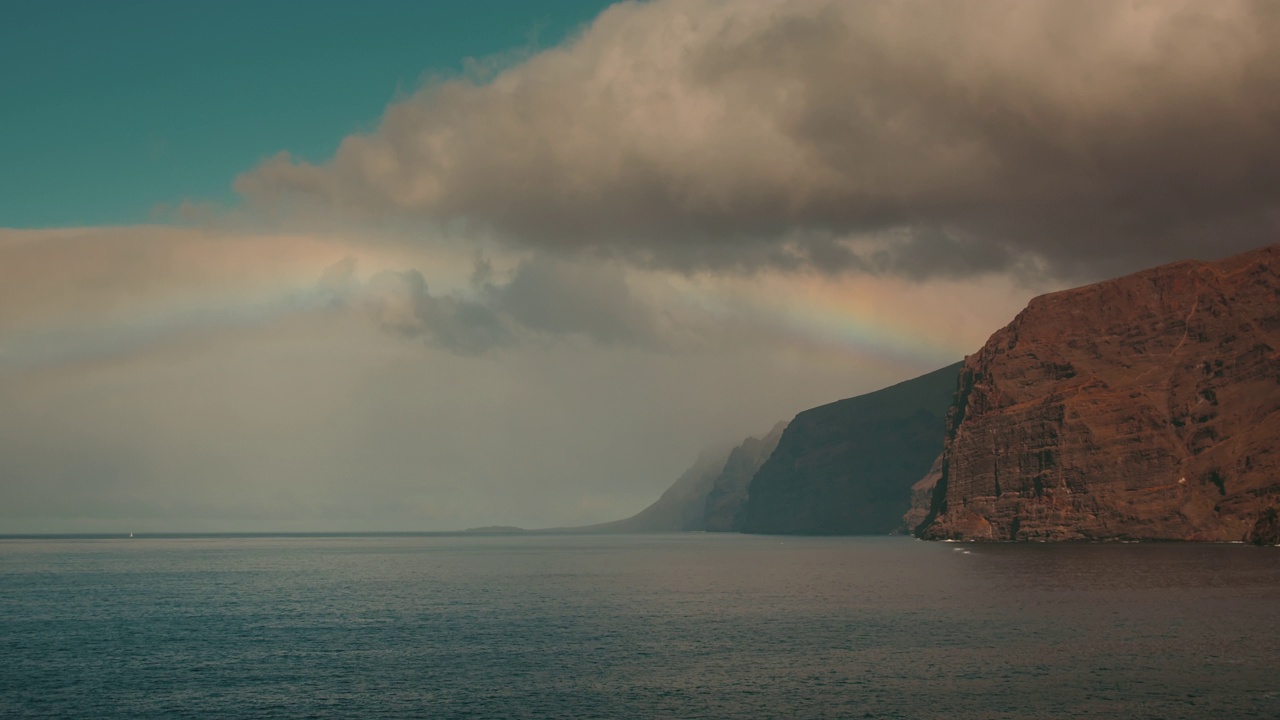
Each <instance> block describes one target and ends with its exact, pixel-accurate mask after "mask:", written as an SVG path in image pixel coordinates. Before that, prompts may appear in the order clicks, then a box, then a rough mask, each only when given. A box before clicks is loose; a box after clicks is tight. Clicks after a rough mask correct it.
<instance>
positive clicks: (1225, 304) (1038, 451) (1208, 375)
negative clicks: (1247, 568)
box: [917, 246, 1280, 541]
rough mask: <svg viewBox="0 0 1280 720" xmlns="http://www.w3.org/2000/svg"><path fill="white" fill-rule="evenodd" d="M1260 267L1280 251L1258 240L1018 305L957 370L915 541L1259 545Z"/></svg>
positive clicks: (1279, 451) (1276, 452) (1277, 370)
mask: <svg viewBox="0 0 1280 720" xmlns="http://www.w3.org/2000/svg"><path fill="white" fill-rule="evenodd" d="M1278 272H1280V246H1272V247H1268V248H1263V249H1260V250H1256V251H1254V252H1251V253H1247V254H1245V255H1241V256H1237V257H1234V258H1230V259H1227V260H1222V261H1219V262H1213V263H1206V262H1195V261H1187V262H1180V263H1174V264H1172V265H1166V266H1163V267H1159V268H1155V269H1153V270H1148V271H1145V272H1141V273H1137V274H1135V275H1131V276H1128V277H1124V278H1120V279H1117V280H1111V281H1107V282H1103V283H1098V284H1095V285H1089V286H1087V287H1082V288H1077V289H1074V290H1067V291H1064V292H1059V293H1053V294H1050V295H1045V296H1042V297H1039V298H1036V299H1035V300H1033V301H1032V302H1031V304H1030V305H1028V306H1027V308H1026V310H1024V311H1023V312H1022V313H1021V314H1019V315H1018V317H1017V318H1015V319H1014V321H1013V322H1012V323H1010V324H1009V325H1008V326H1007V327H1005V328H1004V329H1002V330H1000V331H999V332H997V333H996V334H995V335H993V336H992V337H991V339H990V340H988V341H987V344H986V345H985V346H983V348H982V349H981V350H980V351H979V352H978V353H977V354H975V355H972V356H970V357H969V358H968V359H967V360H966V361H965V363H964V368H963V370H962V371H961V374H960V388H959V392H958V393H957V395H956V402H955V405H954V406H953V407H952V409H951V410H950V412H949V414H948V418H947V440H946V446H945V450H944V454H943V461H942V467H941V473H940V477H939V479H938V482H937V486H936V488H935V490H934V492H933V497H932V503H931V508H930V512H929V515H928V517H926V518H925V519H924V520H923V521H922V522H921V524H920V525H919V527H918V528H917V533H918V534H919V535H920V536H922V537H926V538H935V539H942V538H949V539H981V540H1077V539H1079V540H1096V539H1126V538H1132V539H1178V540H1241V539H1245V538H1246V537H1248V538H1249V539H1252V540H1255V541H1258V540H1265V539H1267V538H1268V537H1269V535H1270V534H1274V531H1273V526H1274V524H1275V523H1274V517H1275V515H1274V513H1272V512H1270V511H1271V510H1272V509H1273V508H1274V507H1275V506H1276V505H1277V504H1278V503H1280V352H1278V351H1277V348H1280V277H1278ZM1268 518H1270V520H1269V519H1268Z"/></svg>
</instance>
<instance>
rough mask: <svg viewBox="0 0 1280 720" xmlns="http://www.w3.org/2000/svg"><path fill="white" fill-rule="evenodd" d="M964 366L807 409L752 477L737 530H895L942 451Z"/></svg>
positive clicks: (811, 532) (832, 532)
mask: <svg viewBox="0 0 1280 720" xmlns="http://www.w3.org/2000/svg"><path fill="white" fill-rule="evenodd" d="M959 370H960V364H959V363H956V364H954V365H951V366H948V367H945V368H943V369H941V370H935V371H934V372H931V373H929V374H927V375H922V376H920V377H918V378H915V379H913V380H908V381H906V382H902V383H898V384H897V385H894V386H892V387H888V388H885V389H883V390H878V391H876V392H873V393H868V394H866V395H860V396H858V397H855V398H849V399H846V400H840V401H838V402H834V403H831V404H828V405H823V406H821V407H816V408H813V409H811V410H806V411H804V412H802V413H800V414H799V415H797V416H796V417H795V419H794V420H792V421H791V424H790V425H788V426H787V429H786V431H785V432H783V434H782V438H781V440H780V441H779V442H778V447H777V449H775V450H774V451H773V454H772V455H770V456H769V459H768V460H767V461H765V463H764V465H763V466H761V468H760V470H759V472H757V473H756V475H755V477H754V478H753V479H752V480H751V485H750V489H749V491H748V499H747V505H746V511H745V513H744V515H743V522H742V527H741V529H742V531H743V532H751V533H765V534H804V535H863V534H884V533H889V532H893V531H894V530H896V529H898V528H899V527H900V525H901V522H902V516H903V513H905V512H906V511H907V509H908V507H909V505H910V503H911V486H912V484H913V483H915V482H916V481H917V480H919V479H920V477H921V476H922V475H924V474H925V472H926V471H928V469H929V466H930V465H931V464H932V463H933V461H934V459H935V458H936V457H937V456H938V454H939V453H940V452H941V450H942V442H943V435H944V432H943V431H944V418H945V416H946V413H947V408H948V407H950V405H951V401H952V396H953V394H954V392H955V389H956V377H957V374H958V372H959Z"/></svg>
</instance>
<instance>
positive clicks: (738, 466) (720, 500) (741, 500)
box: [703, 422, 787, 532]
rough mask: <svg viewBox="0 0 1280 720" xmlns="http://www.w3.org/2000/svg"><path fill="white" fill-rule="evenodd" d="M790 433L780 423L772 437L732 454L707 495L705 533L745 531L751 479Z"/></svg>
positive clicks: (751, 440)
mask: <svg viewBox="0 0 1280 720" xmlns="http://www.w3.org/2000/svg"><path fill="white" fill-rule="evenodd" d="M786 429H787V423H785V422H780V423H778V424H777V425H774V426H773V429H772V430H770V431H769V434H768V435H765V436H764V437H762V438H747V439H746V440H745V441H744V442H743V443H742V444H741V445H739V446H738V447H736V448H734V449H733V452H731V453H729V459H728V460H726V461H725V464H724V468H723V469H722V470H721V471H720V475H719V476H717V477H716V479H715V482H714V483H713V484H712V487H711V491H710V492H709V493H707V500H706V512H705V519H704V527H703V529H705V530H707V531H708V532H735V531H738V530H741V529H742V522H743V519H744V513H743V511H744V509H745V508H746V505H747V489H748V487H750V485H751V478H753V477H755V474H756V472H758V471H759V470H760V466H761V465H764V462H765V461H766V460H768V459H769V456H770V455H772V454H773V451H774V449H775V448H777V447H778V441H779V440H781V439H782V432H783V431H784V430H786Z"/></svg>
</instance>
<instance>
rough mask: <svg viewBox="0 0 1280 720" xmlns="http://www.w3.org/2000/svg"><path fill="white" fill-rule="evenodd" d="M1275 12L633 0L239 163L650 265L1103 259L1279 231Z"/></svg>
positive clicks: (295, 185)
mask: <svg viewBox="0 0 1280 720" xmlns="http://www.w3.org/2000/svg"><path fill="white" fill-rule="evenodd" d="M1276 87H1280V6H1277V5H1276V4H1275V3H1272V2H1265V1H1261V0H1259V1H1257V2H1253V1H1250V0H1222V1H1221V2H1214V3H1204V2H1199V1H1198V0H1167V1H1162V2H1141V1H1137V0H1135V1H1134V2H1111V1H1107V2H1103V1H1101V0H1044V1H1042V2H1023V1H1022V0H992V1H990V2H982V3H937V2H912V1H909V0H908V1H902V2H888V1H886V2H874V1H868V2H856V3H851V2H843V1H841V0H796V1H794V2H787V3H770V2H752V3H726V2H718V1H716V0H689V1H676V0H666V1H660V2H653V3H646V4H639V3H621V4H619V5H616V6H614V7H612V8H610V9H608V10H606V11H605V12H604V13H603V14H601V15H600V16H599V18H597V20H596V21H595V22H594V23H593V24H592V26H591V27H590V28H589V29H587V30H586V31H585V32H584V33H583V34H582V35H581V36H580V37H578V38H577V39H575V40H573V41H572V42H570V43H568V44H566V45H564V46H562V47H559V48H555V49H552V50H548V51H546V52H543V53H540V54H537V55H535V56H533V57H531V58H529V59H528V60H526V61H525V62H523V63H521V64H519V65H516V66H514V67H512V68H510V69H508V70H506V71H505V72H502V73H500V74H498V75H497V76H496V77H495V78H493V79H492V80H491V81H488V82H484V83H478V82H472V81H467V80H458V81H451V82H443V83H437V84H434V85H431V86H429V87H426V88H425V89H423V90H422V91H420V92H419V93H417V94H416V95H414V96H412V97H410V98H409V99H407V100H404V101H401V102H397V103H395V104H393V105H391V106H390V107H389V108H388V109H387V111H386V114H385V115H384V117H383V118H382V122H381V125H380V127H379V128H378V129H377V130H376V131H375V132H373V133H370V134H361V135H352V136H350V137H347V138H346V139H345V140H344V141H343V142H342V144H341V146H340V148H339V149H338V151H337V153H336V155H335V156H334V157H333V159H332V160H331V161H329V162H327V163H325V164H321V165H312V164H309V163H307V162H303V161H298V160H295V159H293V158H291V157H289V156H288V155H287V154H281V155H279V156H276V157H274V158H271V159H269V160H267V161H265V162H263V163H262V164H261V165H260V166H259V167H257V168H255V169H253V170H252V171H250V172H247V173H245V174H244V175H242V176H241V177H240V178H238V179H237V181H236V189H237V191H238V192H239V193H240V194H241V195H242V196H243V197H244V198H245V199H246V201H247V202H248V204H249V205H252V206H255V207H259V208H277V209H278V208H280V207H285V206H288V205H290V204H295V203H296V204H315V205H320V206H324V207H328V208H331V209H333V210H336V211H337V212H339V213H342V214H348V215H351V216H355V217H363V218H379V219H386V218H410V219H414V220H417V221H419V222H425V223H429V224H434V225H436V226H438V227H440V228H445V229H449V230H457V229H459V228H463V229H468V230H470V231H472V232H475V233H480V232H483V233H492V234H494V235H496V236H498V237H500V238H502V239H505V240H506V241H508V242H512V243H516V244H518V245H522V246H531V247H534V248H540V249H546V250H552V251H554V252H557V253H565V252H590V253H596V254H601V253H602V254H605V255H612V256H616V257H623V258H626V259H628V260H629V261H631V262H636V263H641V264H645V265H649V266H657V267H666V268H675V269H678V270H681V271H689V270H698V269H715V270H724V269H737V270H743V269H747V270H750V269H758V268H760V267H781V268H795V267H817V268H820V269H823V270H827V271H830V272H846V271H854V272H870V273H883V274H894V275H899V276H904V277H911V278H928V277H934V276H950V277H960V276H968V275H974V274H982V273H988V272H993V271H1008V270H1027V269H1028V268H1031V269H1036V270H1042V271H1047V272H1049V273H1051V274H1053V275H1057V276H1061V277H1084V276H1098V275H1100V274H1111V273H1115V272H1119V271H1122V270H1131V269H1135V268H1137V267H1141V266H1146V265H1150V264H1153V263H1156V262H1161V261H1165V260H1169V259H1173V258H1178V257H1183V256H1215V255H1221V254H1225V253H1229V252H1232V251H1236V250H1240V249H1243V248H1246V247H1250V246H1254V245H1257V244H1260V243H1264V242H1271V241H1274V240H1275V238H1276V234H1277V229H1280V199H1278V198H1280V195H1278V194H1277V193H1276V189H1277V188H1280V133H1277V132H1276V131H1275V129H1276V128H1277V127H1280V94H1278V93H1276V92H1275V88H1276Z"/></svg>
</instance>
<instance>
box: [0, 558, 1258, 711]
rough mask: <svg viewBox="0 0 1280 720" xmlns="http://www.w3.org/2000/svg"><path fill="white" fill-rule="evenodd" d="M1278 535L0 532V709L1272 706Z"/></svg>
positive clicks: (1090, 708)
mask: <svg viewBox="0 0 1280 720" xmlns="http://www.w3.org/2000/svg"><path fill="white" fill-rule="evenodd" d="M1278 621H1280V549H1278V548H1256V547H1246V546H1240V545H1191V544H1133V545H1121V544H1107V545H1035V544H1016V545H1013V544H1008V545H1005V544H1002V545H957V544H944V543H924V542H919V541H915V540H911V539H907V538H891V537H876V538H867V537H863V538H796V537H762V536H745V535H718V534H700V533H690V534H678V535H649V536H644V535H635V536H572V535H564V536H493V537H479V536H452V537H449V536H444V537H441V536H350V537H346V536H321V537H189V538H181V537H174V538H135V539H125V538H102V539H94V540H88V539H75V538H67V539H23V540H16V539H11V540H3V541H0V717H2V718H105V719H113V718H131V719H132V718H246V719H248V718H947V719H948V720H955V719H957V718H975V719H979V718H980V719H983V720H987V719H998V718H1010V719H1012V718H1126V719H1127V718H1250V717H1253V718H1277V717H1280V643H1277V640H1280V623H1278Z"/></svg>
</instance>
